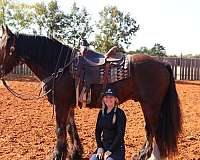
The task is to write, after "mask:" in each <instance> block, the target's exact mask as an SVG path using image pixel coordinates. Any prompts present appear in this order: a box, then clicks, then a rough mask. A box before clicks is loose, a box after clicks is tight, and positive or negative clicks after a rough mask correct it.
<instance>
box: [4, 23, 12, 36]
mask: <svg viewBox="0 0 200 160" xmlns="http://www.w3.org/2000/svg"><path fill="white" fill-rule="evenodd" d="M6 33H7V34H8V35H10V34H13V33H12V32H11V30H10V29H9V28H8V26H7V25H6Z"/></svg>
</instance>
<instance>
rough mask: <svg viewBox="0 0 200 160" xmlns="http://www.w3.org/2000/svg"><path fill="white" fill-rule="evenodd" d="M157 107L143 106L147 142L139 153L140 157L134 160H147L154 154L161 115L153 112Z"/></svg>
mask: <svg viewBox="0 0 200 160" xmlns="http://www.w3.org/2000/svg"><path fill="white" fill-rule="evenodd" d="M157 105H158V104H157ZM157 105H156V104H155V105H150V104H141V106H142V111H143V114H144V118H145V131H146V140H145V143H144V145H143V147H142V149H141V150H140V152H139V156H137V157H136V156H135V157H133V159H139V160H147V159H148V158H149V157H150V156H151V154H152V150H153V147H152V146H153V138H154V135H155V132H156V130H157V127H158V120H159V114H158V112H153V107H154V108H156V106H157Z"/></svg>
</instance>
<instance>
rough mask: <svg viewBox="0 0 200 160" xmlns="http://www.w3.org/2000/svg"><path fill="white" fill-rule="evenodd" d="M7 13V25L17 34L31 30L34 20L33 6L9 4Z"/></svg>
mask: <svg viewBox="0 0 200 160" xmlns="http://www.w3.org/2000/svg"><path fill="white" fill-rule="evenodd" d="M8 7H9V8H8V9H7V13H6V24H7V25H9V26H11V27H12V28H14V29H15V30H16V31H17V32H20V31H22V30H23V29H30V28H31V24H32V20H33V16H32V15H33V10H32V5H29V4H26V3H14V2H12V3H9V6H8Z"/></svg>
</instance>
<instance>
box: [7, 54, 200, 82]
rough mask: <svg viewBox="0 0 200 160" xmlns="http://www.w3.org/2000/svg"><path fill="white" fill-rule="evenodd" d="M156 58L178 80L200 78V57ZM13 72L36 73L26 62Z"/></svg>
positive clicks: (24, 74)
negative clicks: (167, 65) (167, 67)
mask: <svg viewBox="0 0 200 160" xmlns="http://www.w3.org/2000/svg"><path fill="white" fill-rule="evenodd" d="M154 58H155V59H158V60H160V61H162V62H167V63H169V64H170V65H171V67H172V70H173V75H174V78H175V79H176V80H200V58H178V57H164V58H163V57H154ZM11 74H12V75H13V74H14V75H23V76H26V75H28V76H34V73H33V72H32V71H31V70H30V69H29V68H28V67H27V66H26V65H25V64H23V65H20V66H17V67H15V68H14V69H13V71H12V73H11Z"/></svg>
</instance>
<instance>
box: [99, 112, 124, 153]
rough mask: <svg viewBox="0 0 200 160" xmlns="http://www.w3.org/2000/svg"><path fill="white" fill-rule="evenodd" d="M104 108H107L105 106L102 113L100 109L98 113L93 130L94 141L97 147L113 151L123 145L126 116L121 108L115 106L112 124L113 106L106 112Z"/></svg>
mask: <svg viewBox="0 0 200 160" xmlns="http://www.w3.org/2000/svg"><path fill="white" fill-rule="evenodd" d="M106 110H107V108H105V112H104V115H102V111H101V110H100V112H99V114H98V118H97V123H96V130H95V135H96V142H97V147H98V148H100V147H102V148H104V149H105V150H109V151H111V152H113V151H115V150H116V149H118V148H119V147H120V146H121V145H124V135H125V128H126V116H125V113H124V111H123V110H121V109H120V108H117V111H116V122H115V124H113V123H112V121H113V115H114V108H113V109H112V111H111V112H109V113H106Z"/></svg>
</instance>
